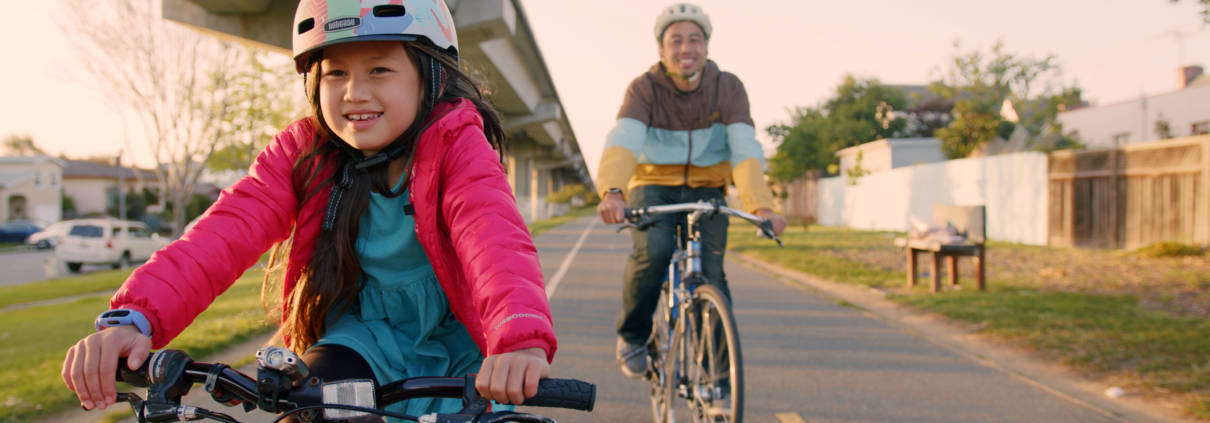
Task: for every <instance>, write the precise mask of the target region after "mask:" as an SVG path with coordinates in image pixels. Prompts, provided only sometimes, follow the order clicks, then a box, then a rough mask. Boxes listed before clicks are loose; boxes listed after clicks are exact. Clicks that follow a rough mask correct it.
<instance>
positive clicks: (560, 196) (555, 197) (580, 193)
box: [546, 184, 589, 204]
mask: <svg viewBox="0 0 1210 423" xmlns="http://www.w3.org/2000/svg"><path fill="white" fill-rule="evenodd" d="M586 193H588V187H585V186H584V185H583V184H571V185H564V186H563V188H559V191H557V192H554V193H551V194H549V195H547V196H546V201H547V202H549V203H551V204H567V203H570V202H571V199H572V198H575V197H580V198H582V199H584V200H585V201H588V200H589V198H586V197H587V195H585V194H586Z"/></svg>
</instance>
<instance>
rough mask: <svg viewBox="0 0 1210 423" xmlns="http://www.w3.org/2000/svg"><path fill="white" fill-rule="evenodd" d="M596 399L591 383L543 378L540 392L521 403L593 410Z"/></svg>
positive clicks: (540, 382) (595, 387)
mask: <svg viewBox="0 0 1210 423" xmlns="http://www.w3.org/2000/svg"><path fill="white" fill-rule="evenodd" d="M472 386H473V384H472ZM596 400H597V386H596V385H593V384H591V383H588V382H584V381H580V380H575V379H542V380H540V381H538V394H537V395H534V396H533V398H528V399H526V400H525V402H522V403H521V405H529V406H534V407H554V408H569V409H572V410H583V411H592V408H593V406H594V405H595V404H596Z"/></svg>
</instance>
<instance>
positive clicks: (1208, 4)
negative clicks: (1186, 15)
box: [1170, 0, 1210, 25]
mask: <svg viewBox="0 0 1210 423" xmlns="http://www.w3.org/2000/svg"><path fill="white" fill-rule="evenodd" d="M1194 1H1196V2H1199V3H1201V4H1202V21H1203V22H1205V23H1206V24H1207V25H1210V0H1194ZM1170 2H1172V3H1180V2H1181V0H1170Z"/></svg>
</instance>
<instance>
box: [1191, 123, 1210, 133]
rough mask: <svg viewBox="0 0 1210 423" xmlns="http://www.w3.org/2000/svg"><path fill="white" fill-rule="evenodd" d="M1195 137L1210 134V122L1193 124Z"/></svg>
mask: <svg viewBox="0 0 1210 423" xmlns="http://www.w3.org/2000/svg"><path fill="white" fill-rule="evenodd" d="M1192 132H1193V135H1204V134H1210V120H1203V121H1201V122H1193V131H1192Z"/></svg>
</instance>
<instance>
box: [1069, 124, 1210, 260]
mask: <svg viewBox="0 0 1210 423" xmlns="http://www.w3.org/2000/svg"><path fill="white" fill-rule="evenodd" d="M1049 162H1050V163H1049V200H1050V201H1049V204H1050V212H1049V222H1048V228H1049V244H1050V245H1052V246H1078V247H1100V248H1127V249H1134V248H1138V247H1141V246H1145V245H1148V244H1152V243H1155V242H1160V241H1173V242H1183V243H1192V244H1201V245H1208V244H1210V136H1207V135H1199V136H1195V137H1187V138H1179V139H1173V140H1164V141H1155V142H1149V143H1140V144H1132V145H1127V146H1123V147H1119V148H1116V149H1111V150H1096V151H1081V152H1070V151H1060V152H1055V153H1052V154H1051V155H1050V159H1049Z"/></svg>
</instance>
